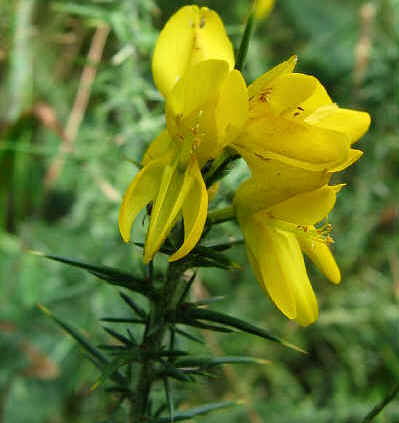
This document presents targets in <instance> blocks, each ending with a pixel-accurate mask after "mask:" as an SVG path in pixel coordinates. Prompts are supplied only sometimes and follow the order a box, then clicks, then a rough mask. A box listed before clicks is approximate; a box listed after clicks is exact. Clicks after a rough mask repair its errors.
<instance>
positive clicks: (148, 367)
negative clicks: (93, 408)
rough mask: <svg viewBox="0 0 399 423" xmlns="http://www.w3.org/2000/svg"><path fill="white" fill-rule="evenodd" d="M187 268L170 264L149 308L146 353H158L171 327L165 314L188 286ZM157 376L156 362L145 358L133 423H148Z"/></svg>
mask: <svg viewBox="0 0 399 423" xmlns="http://www.w3.org/2000/svg"><path fill="white" fill-rule="evenodd" d="M186 269H187V265H186V263H184V262H175V263H170V264H169V267H168V271H167V275H166V281H165V284H164V286H163V288H162V292H161V295H160V296H159V297H158V298H157V299H156V300H154V301H153V302H152V303H151V305H150V307H151V310H150V315H149V318H148V322H147V326H146V330H145V333H144V335H143V340H142V344H141V349H142V350H143V351H145V352H147V351H148V352H149V351H152V352H157V351H159V350H160V349H161V346H162V343H163V340H164V337H165V333H166V329H167V327H168V322H167V320H166V315H167V313H168V311H169V310H171V309H173V308H176V306H177V302H178V299H179V298H180V294H181V291H182V289H184V287H185V285H184V284H183V283H181V281H180V279H181V276H182V274H183V273H184V271H185V270H186ZM156 376H157V374H156V360H155V359H154V358H152V357H148V358H145V359H144V360H143V362H142V363H141V368H140V371H139V377H138V381H137V385H136V389H135V393H134V395H133V396H132V398H131V409H130V423H137V422H141V421H145V419H146V417H147V410H148V402H149V399H150V394H151V388H152V385H153V383H154V381H155V378H156Z"/></svg>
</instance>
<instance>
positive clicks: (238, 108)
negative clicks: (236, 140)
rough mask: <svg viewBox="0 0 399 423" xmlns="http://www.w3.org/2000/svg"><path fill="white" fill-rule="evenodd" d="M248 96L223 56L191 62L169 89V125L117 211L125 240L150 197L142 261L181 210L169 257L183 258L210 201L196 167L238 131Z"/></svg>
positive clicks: (150, 255)
mask: <svg viewBox="0 0 399 423" xmlns="http://www.w3.org/2000/svg"><path fill="white" fill-rule="evenodd" d="M247 96H248V94H247V90H246V85H245V82H244V80H243V78H242V76H241V74H240V73H239V72H238V71H237V70H230V69H229V64H228V63H227V62H226V61H222V60H206V61H203V62H200V63H198V64H197V65H195V66H191V67H190V68H189V69H188V70H187V71H186V72H185V74H184V76H183V77H181V78H180V79H179V81H178V82H177V83H176V84H175V86H174V87H173V89H172V90H171V91H170V93H169V94H168V96H167V101H166V122H167V130H165V131H163V132H162V133H161V134H160V135H159V136H158V137H157V138H156V139H155V140H154V141H153V142H152V143H151V145H150V147H149V148H148V150H147V152H146V154H145V156H144V158H143V165H144V168H143V169H142V170H141V171H140V172H139V173H138V174H137V175H136V177H135V178H134V180H133V181H132V183H131V185H130V186H129V188H128V189H127V191H126V193H125V195H124V198H123V201H122V205H121V209H120V214H119V228H120V232H121V235H122V237H123V239H124V240H125V241H126V242H127V241H129V239H130V230H131V226H132V224H133V222H134V220H135V218H136V217H137V215H138V213H139V212H140V210H141V209H142V208H144V207H145V206H146V205H147V204H148V203H150V202H153V208H152V212H151V218H150V225H149V228H148V232H147V236H146V242H145V248H144V262H149V261H150V260H152V258H153V256H154V254H155V253H156V252H157V251H158V250H159V248H160V247H161V245H162V244H163V242H164V241H165V239H166V237H167V236H168V234H169V233H170V231H171V229H172V227H173V226H174V224H175V223H176V220H177V218H178V217H179V216H180V214H182V216H183V221H184V232H185V235H184V242H183V244H182V245H181V246H180V248H179V249H178V250H177V251H176V252H175V253H174V254H172V255H171V256H170V258H169V260H170V261H174V260H179V259H181V258H182V257H184V256H185V255H186V254H188V253H189V252H190V251H191V250H192V248H194V246H195V244H196V243H197V242H198V240H199V238H200V236H201V234H202V230H203V227H204V224H205V220H206V216H207V206H208V194H207V190H206V186H205V183H204V181H203V178H202V175H201V171H200V169H201V168H202V166H203V165H204V164H205V163H206V162H207V161H208V160H209V159H211V158H215V157H217V155H218V154H219V153H220V151H221V150H222V149H223V147H224V145H225V143H226V142H227V140H229V139H230V137H231V136H235V135H233V134H236V133H239V132H240V131H241V128H242V126H243V124H244V123H245V121H246V120H247V116H248V102H247Z"/></svg>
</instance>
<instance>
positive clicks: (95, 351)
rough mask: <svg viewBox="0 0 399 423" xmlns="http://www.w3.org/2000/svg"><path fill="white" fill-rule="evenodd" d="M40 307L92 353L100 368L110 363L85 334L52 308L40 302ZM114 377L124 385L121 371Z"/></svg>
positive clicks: (113, 376)
mask: <svg viewBox="0 0 399 423" xmlns="http://www.w3.org/2000/svg"><path fill="white" fill-rule="evenodd" d="M38 306H39V308H40V309H41V310H42V311H43V312H44V313H45V314H46V315H47V316H49V317H50V318H51V319H53V320H54V321H55V322H56V323H57V324H58V325H59V326H61V327H62V329H64V331H65V332H66V333H68V334H69V335H70V336H72V338H73V339H75V340H76V341H77V342H78V343H79V344H80V345H81V346H82V347H83V349H84V350H85V351H86V352H87V353H88V354H89V355H90V358H91V359H92V360H93V362H95V363H96V364H97V366H98V367H99V368H101V369H102V370H103V369H104V368H105V367H106V366H107V365H108V364H109V360H108V359H107V358H106V357H105V356H104V354H102V353H101V351H99V350H98V349H97V348H96V347H95V346H94V345H92V344H91V343H90V342H89V341H88V340H87V339H86V338H85V337H84V336H82V335H81V334H80V333H79V332H78V331H77V330H76V329H74V328H73V327H72V326H70V325H69V324H68V323H66V322H64V321H63V320H61V319H60V318H59V317H56V316H55V315H54V314H53V313H51V311H50V310H48V309H47V308H46V307H44V306H42V305H41V304H38ZM111 377H112V379H114V380H115V381H116V382H117V383H119V384H122V385H124V384H125V378H124V377H123V376H122V375H121V374H120V373H119V372H117V371H116V372H114V373H113V374H111Z"/></svg>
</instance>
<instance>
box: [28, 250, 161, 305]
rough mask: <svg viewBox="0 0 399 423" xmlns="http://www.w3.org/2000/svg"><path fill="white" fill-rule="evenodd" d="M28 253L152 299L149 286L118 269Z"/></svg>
mask: <svg viewBox="0 0 399 423" xmlns="http://www.w3.org/2000/svg"><path fill="white" fill-rule="evenodd" d="M30 252H31V253H32V254H35V255H38V256H41V257H46V258H48V259H50V260H55V261H59V262H61V263H65V264H69V265H70V266H74V267H79V268H81V269H84V270H86V271H88V272H89V273H91V274H93V275H95V276H97V277H98V278H99V279H102V280H104V281H106V282H108V283H110V284H111V285H117V286H122V287H124V288H128V289H130V290H132V291H135V292H138V293H140V294H142V295H145V296H147V297H153V296H154V295H155V292H154V290H153V289H152V287H151V285H149V284H148V283H147V282H146V281H143V280H141V279H138V278H136V277H134V276H132V275H130V274H128V273H125V272H121V271H120V270H118V269H114V268H112V267H108V266H96V265H92V264H88V263H84V262H82V261H80V260H75V259H72V258H67V257H61V256H55V255H52V254H44V253H42V252H40V251H30Z"/></svg>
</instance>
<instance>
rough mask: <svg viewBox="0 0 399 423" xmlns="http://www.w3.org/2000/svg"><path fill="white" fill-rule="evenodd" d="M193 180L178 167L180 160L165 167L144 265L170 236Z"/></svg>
mask: <svg viewBox="0 0 399 423" xmlns="http://www.w3.org/2000/svg"><path fill="white" fill-rule="evenodd" d="M191 182H192V181H191V179H189V178H186V172H185V170H182V169H180V168H179V166H178V159H176V160H174V161H173V162H172V163H171V164H168V165H166V166H165V167H164V171H163V174H162V179H161V183H160V186H159V192H158V195H157V197H156V200H155V202H154V206H153V209H152V213H151V220H150V225H149V228H148V232H147V237H146V241H145V247H144V263H148V262H149V261H151V260H152V258H153V257H154V254H155V253H156V252H157V251H158V250H159V248H160V247H161V245H162V244H163V242H164V241H165V239H166V237H167V236H168V235H169V232H170V231H171V229H172V227H173V225H174V223H175V221H176V218H177V217H178V215H179V213H180V211H181V208H182V206H183V202H184V199H185V197H186V196H187V193H188V192H189V190H190V188H191Z"/></svg>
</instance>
